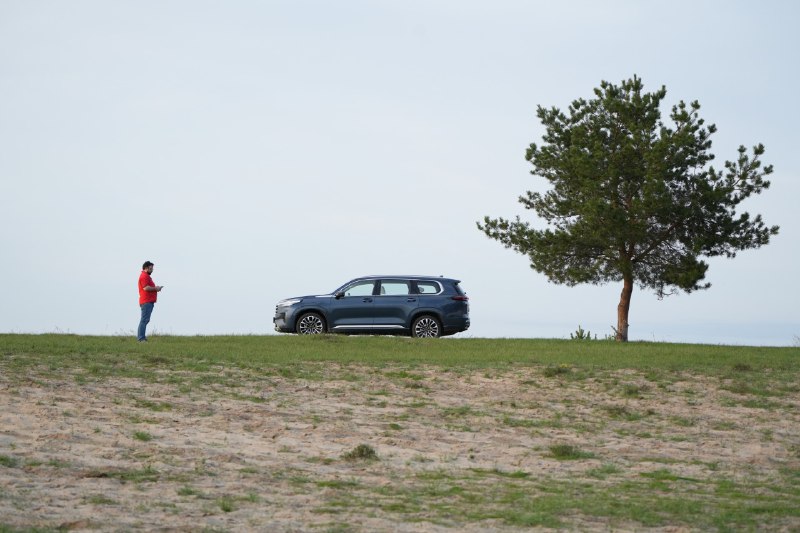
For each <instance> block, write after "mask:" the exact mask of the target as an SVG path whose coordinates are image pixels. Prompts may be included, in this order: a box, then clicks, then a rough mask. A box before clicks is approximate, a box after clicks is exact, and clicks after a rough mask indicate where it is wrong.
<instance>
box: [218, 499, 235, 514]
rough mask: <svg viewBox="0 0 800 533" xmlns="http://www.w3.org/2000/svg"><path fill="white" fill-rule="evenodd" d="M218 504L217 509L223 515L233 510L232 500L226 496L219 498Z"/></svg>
mask: <svg viewBox="0 0 800 533" xmlns="http://www.w3.org/2000/svg"><path fill="white" fill-rule="evenodd" d="M218 503H219V508H220V509H222V512H224V513H230V512H232V511H233V509H234V507H233V500H232V499H231V498H229V497H227V496H226V497H224V498H220V500H219V501H218Z"/></svg>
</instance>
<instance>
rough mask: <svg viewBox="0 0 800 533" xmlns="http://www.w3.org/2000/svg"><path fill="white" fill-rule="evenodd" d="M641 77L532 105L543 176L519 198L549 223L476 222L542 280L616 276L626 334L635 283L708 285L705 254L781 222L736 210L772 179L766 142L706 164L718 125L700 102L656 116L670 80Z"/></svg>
mask: <svg viewBox="0 0 800 533" xmlns="http://www.w3.org/2000/svg"><path fill="white" fill-rule="evenodd" d="M643 88H644V85H643V84H642V81H641V79H640V78H638V77H636V76H634V77H633V79H630V80H625V81H622V82H621V84H620V85H619V86H617V85H614V84H611V83H608V82H605V81H604V82H602V83H601V85H600V87H599V88H596V89H595V90H594V94H595V98H593V99H591V100H584V99H578V100H575V101H574V102H573V103H572V104H571V105H570V107H569V110H568V113H567V114H565V113H563V112H562V111H560V110H559V109H557V108H555V107H553V108H550V109H546V108H543V107H541V106H539V107H538V109H537V116H538V118H539V119H540V120H541V122H542V124H543V125H544V127H545V134H544V136H543V137H542V141H543V142H542V144H541V146H539V145H536V144H531V145H530V148H529V149H528V150H527V154H526V159H527V160H528V161H529V162H530V163H531V164H532V165H533V170H532V171H531V174H533V175H535V176H540V177H543V178H545V179H546V180H547V181H548V182H549V184H550V186H551V189H550V190H548V191H547V192H546V193H544V194H541V193H538V192H530V191H528V192H526V194H525V195H523V196H521V197H520V198H519V201H520V203H522V204H523V205H524V206H525V208H526V209H530V210H532V211H533V212H534V213H535V214H536V215H538V216H539V217H541V218H542V219H544V220H545V221H546V222H547V224H548V227H547V228H546V229H543V230H537V229H533V228H532V227H531V226H530V224H529V223H528V222H525V221H522V220H521V219H520V217H516V219H515V220H507V219H504V218H496V219H492V218H490V217H488V216H487V217H485V218H484V220H483V223H480V222H479V223H478V228H479V229H480V230H481V231H483V232H484V233H485V234H486V235H487V236H488V237H490V238H492V239H495V240H498V241H500V242H501V243H502V244H503V245H504V246H506V247H507V248H511V249H513V250H515V251H517V252H519V253H521V254H524V255H527V256H528V258H529V259H530V263H531V267H532V268H533V269H534V270H536V271H537V272H539V273H542V274H544V275H546V276H547V277H548V279H549V280H550V281H551V282H554V283H557V284H565V285H568V286H574V285H577V284H581V283H592V284H604V283H608V282H620V281H621V282H622V293H621V296H620V301H619V305H618V307H617V328H616V339H617V340H619V341H627V340H628V315H629V311H630V304H631V294H632V293H633V288H634V285H639V286H640V287H641V288H643V289H652V290H654V291H655V293H656V294H657V295H658V296H659V297H663V296H666V295H669V294H673V293H674V292H677V291H678V290H683V291H686V292H692V291H695V290H699V289H707V288H709V287H710V284H709V283H704V279H705V275H706V271H707V269H708V264H707V263H706V262H704V261H703V260H702V258H704V257H714V256H726V257H735V255H736V252H737V251H739V250H745V249H749V248H758V247H760V246H763V245H765V244H767V243H769V238H770V236H772V235H776V234H777V233H778V227H777V226H772V227H767V226H766V225H765V224H764V222H763V221H762V219H761V215H757V216H755V217H753V218H752V219H751V217H750V215H749V214H748V213H746V212H744V213H741V214H738V213H737V212H736V210H737V208H738V207H739V204H740V203H741V202H742V201H743V200H745V199H746V198H748V197H749V196H750V195H753V194H760V193H761V192H762V191H763V190H764V189H767V188H768V187H769V181H766V180H765V179H764V176H766V175H768V174H770V173H772V166H769V165H767V166H762V163H761V156H762V155H763V153H764V146H763V145H761V144H758V145H757V146H755V147H754V148H753V150H752V156H748V155H747V149H746V148H745V147H744V146H741V147H739V151H738V152H739V153H738V158H737V159H736V161H733V162H730V161H726V162H725V170H724V171H722V170H717V169H715V168H714V167H713V166H711V165H710V163H711V161H713V159H714V155H713V154H711V153H710V149H711V135H712V134H713V133H714V132H715V131H716V127H715V126H714V125H713V124H712V125H708V126H706V125H705V121H704V120H703V119H701V118H700V117H699V110H700V104H699V103H698V102H697V101H694V102H691V103H690V104H688V105H687V104H685V103H684V102H683V101H681V102H680V103H678V105H676V106H674V107H673V108H672V112H671V113H670V115H669V117H670V121H671V123H670V124H664V123H663V122H662V118H661V111H660V107H661V102H662V101H663V100H664V98H665V96H666V94H667V91H666V88H665V87H663V86H662V88H661V89H660V90H658V91H656V92H652V93H645V92H643Z"/></svg>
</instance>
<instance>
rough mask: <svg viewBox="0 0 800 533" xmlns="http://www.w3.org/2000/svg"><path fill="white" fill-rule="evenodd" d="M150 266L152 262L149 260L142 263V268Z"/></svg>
mask: <svg viewBox="0 0 800 533" xmlns="http://www.w3.org/2000/svg"><path fill="white" fill-rule="evenodd" d="M151 266H153V263H151V262H150V261H145V262H144V264H143V265H142V270H144V269H145V268H147V267H151Z"/></svg>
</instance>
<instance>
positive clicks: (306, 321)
mask: <svg viewBox="0 0 800 533" xmlns="http://www.w3.org/2000/svg"><path fill="white" fill-rule="evenodd" d="M295 329H296V330H297V333H299V334H300V335H320V334H322V333H325V320H324V319H323V318H322V317H321V316H319V315H318V314H317V313H306V314H304V315H303V316H301V317H300V318H299V319H298V320H297V327H296V328H295Z"/></svg>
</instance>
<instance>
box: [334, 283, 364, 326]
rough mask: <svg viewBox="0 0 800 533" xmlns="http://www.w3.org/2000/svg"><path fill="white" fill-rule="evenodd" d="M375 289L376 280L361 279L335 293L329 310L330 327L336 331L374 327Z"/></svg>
mask: <svg viewBox="0 0 800 533" xmlns="http://www.w3.org/2000/svg"><path fill="white" fill-rule="evenodd" d="M374 291H375V280H361V281H356V282H354V283H352V284H351V285H348V286H347V287H345V288H344V289H343V290H342V291H340V292H339V293H338V294H337V295H334V298H333V300H332V301H331V305H330V309H329V311H328V323H329V327H330V328H331V329H333V330H334V331H342V330H348V329H350V330H355V329H370V328H372V325H373V319H372V313H373V307H374V296H373V295H372V294H373V292H374Z"/></svg>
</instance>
